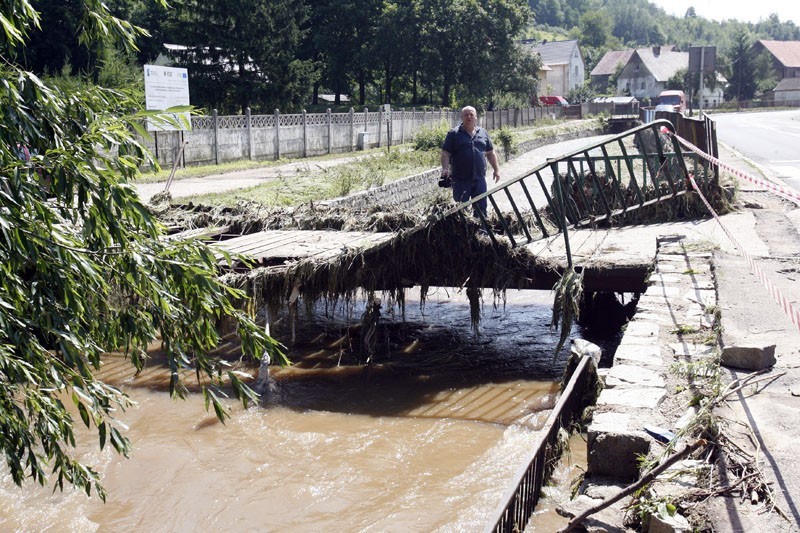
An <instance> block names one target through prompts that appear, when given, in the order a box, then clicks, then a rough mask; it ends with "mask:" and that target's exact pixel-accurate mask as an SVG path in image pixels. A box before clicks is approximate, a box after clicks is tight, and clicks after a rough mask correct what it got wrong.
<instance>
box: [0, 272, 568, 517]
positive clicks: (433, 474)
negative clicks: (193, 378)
mask: <svg viewBox="0 0 800 533" xmlns="http://www.w3.org/2000/svg"><path fill="white" fill-rule="evenodd" d="M415 291H416V294H417V295H418V294H419V292H418V289H415ZM413 295H414V292H412V291H408V295H407V301H406V305H405V317H403V316H402V312H401V310H400V309H399V308H398V307H397V306H396V305H392V303H391V302H388V301H384V302H383V306H384V307H383V309H382V319H381V322H380V323H379V325H378V328H377V329H376V330H375V339H376V346H377V349H376V354H375V356H374V359H373V361H372V363H371V365H370V366H369V368H368V369H367V370H364V367H363V366H358V365H356V364H355V362H356V361H355V360H354V357H353V350H351V347H352V346H355V345H356V343H355V341H356V339H357V338H358V336H359V331H358V328H357V327H353V326H354V324H357V323H358V320H359V318H360V316H361V313H362V312H363V305H362V304H360V303H352V304H349V305H345V304H342V303H340V304H339V305H336V306H334V305H332V304H328V305H327V306H325V305H322V304H320V305H317V306H316V307H314V308H313V309H312V310H311V311H310V312H308V313H306V312H305V311H303V310H302V306H301V310H300V313H299V314H300V316H299V317H298V318H297V320H296V326H297V327H296V339H297V340H296V342H295V343H294V344H293V345H292V346H290V348H289V353H290V356H291V357H292V359H293V360H295V361H296V363H297V364H296V365H295V366H292V367H290V368H285V369H277V368H274V367H273V370H272V381H273V383H272V387H271V391H270V394H269V399H268V400H267V401H266V402H265V403H264V404H263V405H261V406H255V407H251V408H248V409H243V408H242V407H241V406H237V405H234V404H232V417H231V419H230V420H228V421H227V422H226V424H225V425H222V424H220V423H219V422H217V420H216V418H215V417H214V416H213V415H212V414H208V413H206V412H205V410H204V409H203V402H202V398H201V397H200V396H199V395H197V394H194V395H191V396H190V398H189V399H188V400H187V401H180V400H177V401H174V400H172V399H170V398H169V397H168V395H167V394H166V392H164V384H165V382H166V376H165V373H164V372H163V371H162V370H161V369H159V368H155V367H154V368H151V369H148V370H146V371H145V372H144V373H143V374H142V375H140V376H139V377H137V378H136V379H133V378H132V377H131V371H130V367H129V366H128V365H127V363H126V362H124V361H122V360H121V359H117V358H114V357H109V358H108V359H107V360H106V365H105V367H104V369H103V371H102V376H103V377H104V379H107V380H109V381H111V382H114V383H117V384H119V385H120V386H122V387H123V388H124V389H125V390H126V392H128V393H129V395H130V396H131V397H132V398H133V399H134V400H135V401H136V402H137V404H136V406H134V407H132V408H130V409H129V410H128V411H127V412H125V413H123V414H121V415H120V416H119V419H120V420H122V421H123V422H124V423H125V424H126V425H127V426H128V428H129V430H128V432H127V435H128V436H129V437H130V439H131V441H132V444H133V453H132V456H131V457H130V458H129V459H125V458H122V457H120V456H117V455H116V454H114V453H113V452H111V451H110V450H104V451H100V450H98V449H97V444H96V443H97V440H96V436H93V435H88V434H84V435H83V437H84V438H83V442H81V443H80V444H79V449H78V455H79V456H80V458H81V459H82V460H83V461H86V462H88V463H89V464H92V465H94V466H95V467H96V468H97V469H98V471H99V472H101V474H102V477H103V484H104V486H105V488H106V489H107V491H108V494H109V496H108V501H107V502H106V503H105V504H103V503H102V502H101V501H99V499H97V498H94V497H93V498H87V497H86V496H85V494H83V493H80V492H77V491H74V490H65V491H64V492H63V493H61V492H58V491H57V492H55V493H53V491H52V486H49V487H45V488H39V487H38V486H35V485H30V484H28V485H26V486H25V488H24V489H23V490H20V489H19V488H17V487H16V486H15V485H14V484H13V483H12V482H11V480H10V477H9V476H7V475H5V476H4V477H3V479H2V480H0V530H2V531H81V532H83V531H134V530H135V531H198V530H200V531H212V530H214V531H233V530H236V531H478V530H482V529H483V527H485V525H486V521H487V519H488V516H489V515H490V514H491V513H492V511H493V510H494V509H495V508H496V507H497V505H498V504H499V503H500V501H501V499H502V496H503V494H504V493H505V492H506V490H507V489H508V486H509V482H510V480H511V478H512V477H513V474H514V473H515V471H516V470H517V469H518V468H519V467H520V463H521V461H522V458H523V457H524V456H525V454H526V453H527V452H528V450H529V449H530V447H531V446H532V445H533V444H534V443H535V441H536V437H537V435H536V430H537V428H538V427H539V426H540V425H541V424H542V423H543V421H544V420H545V418H546V417H547V414H548V411H549V409H550V408H552V405H553V404H554V403H555V399H556V395H557V392H558V380H559V379H560V374H561V371H562V368H563V363H564V358H565V355H566V354H564V353H562V355H561V356H559V357H558V358H557V360H556V361H555V362H554V360H553V348H554V346H555V344H556V341H557V332H555V331H551V330H550V329H549V327H548V324H549V321H550V313H551V306H552V295H551V294H550V293H548V292H541V291H508V293H507V299H506V300H505V301H494V299H493V297H492V293H491V291H486V292H484V295H483V298H484V300H483V305H482V310H483V317H482V322H481V324H480V326H479V334H477V335H476V334H475V333H474V332H473V330H472V328H471V325H470V309H469V303H468V301H467V298H466V296H465V294H464V293H463V292H460V291H454V290H446V289H442V288H439V289H431V291H430V294H428V295H427V298H426V302H425V305H424V307H423V306H420V304H419V301H418V299H415V298H413V297H412V296H413ZM403 318H404V319H403ZM291 331H292V328H291V325H290V322H289V320H288V319H287V317H281V318H280V319H278V320H276V321H275V322H274V324H273V326H272V331H271V332H272V334H273V335H275V336H276V337H278V338H280V339H282V340H284V342H288V339H290V338H291ZM578 333H579V332H578V331H577V329H576V330H574V331H573V334H578ZM356 352H357V350H356ZM537 519H538V518H537ZM541 520H544V522H543V524H547V523H548V522H547V520H548V518H547V517H546V516H543V517H542V518H541ZM537 529H538V530H541V531H545V530H547V526H546V525H539V526H538V527H537Z"/></svg>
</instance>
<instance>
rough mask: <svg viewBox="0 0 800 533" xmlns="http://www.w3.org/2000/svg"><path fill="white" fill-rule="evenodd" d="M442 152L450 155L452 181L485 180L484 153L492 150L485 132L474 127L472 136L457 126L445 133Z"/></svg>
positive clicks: (490, 142) (492, 147)
mask: <svg viewBox="0 0 800 533" xmlns="http://www.w3.org/2000/svg"><path fill="white" fill-rule="evenodd" d="M442 150H444V151H445V152H448V153H449V154H450V165H451V166H452V172H451V173H450V175H451V176H452V178H453V179H454V180H459V181H469V180H483V179H486V152H491V151H492V150H494V146H492V141H491V140H490V139H489V134H488V133H486V130H485V129H483V128H481V127H479V126H475V132H474V134H473V135H470V134H469V133H467V132H466V130H464V127H463V126H459V127H458V129H456V130H450V131H448V132H447V137H445V139H444V144H442Z"/></svg>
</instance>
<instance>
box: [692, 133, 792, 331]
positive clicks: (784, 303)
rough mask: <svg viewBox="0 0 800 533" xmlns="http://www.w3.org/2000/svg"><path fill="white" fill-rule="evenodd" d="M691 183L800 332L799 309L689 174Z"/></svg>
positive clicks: (754, 272) (752, 269)
mask: <svg viewBox="0 0 800 533" xmlns="http://www.w3.org/2000/svg"><path fill="white" fill-rule="evenodd" d="M678 139H680V137H678ZM698 153H699V152H698ZM689 181H690V182H691V183H692V188H694V190H695V192H697V195H698V196H699V197H700V199H701V200H702V201H703V203H704V204H706V207H707V208H708V210H709V211H710V212H711V215H712V216H713V217H714V220H716V221H717V223H718V224H719V225H720V227H721V228H722V231H724V232H725V235H727V236H728V238H729V239H730V240H731V242H732V243H733V244H734V246H736V248H737V249H738V250H739V254H740V255H741V256H742V257H743V258H744V260H745V261H746V262H747V265H748V266H749V267H750V271H751V272H752V273H753V274H755V275H756V277H757V278H758V279H759V281H761V283H762V284H763V285H764V286H765V287H766V288H767V290H768V291H769V294H770V296H772V299H773V300H775V301H776V302H777V303H778V305H780V306H781V309H783V312H784V313H785V314H786V316H788V317H789V319H790V320H791V321H792V324H794V327H796V328H797V329H798V330H800V310H799V309H797V307H795V306H794V305H793V304H792V302H790V301H789V300H787V299H786V297H785V296H784V295H783V293H781V291H780V290H779V289H778V288H777V287H775V285H773V283H772V282H771V281H770V280H769V278H767V276H766V274H764V271H763V270H761V268H759V266H758V265H757V264H756V262H755V261H753V258H752V257H750V255H749V254H748V253H747V252H746V251H745V249H744V247H743V246H742V245H741V244H739V241H737V240H736V239H735V238H734V236H733V235H732V234H731V232H730V231H728V228H726V227H725V224H723V223H722V220H721V219H720V218H719V215H717V212H716V211H714V208H713V207H711V204H709V203H708V200H706V197H705V196H703V193H702V192H700V187H698V186H697V183H696V182H695V181H694V176H692V175H691V174H689Z"/></svg>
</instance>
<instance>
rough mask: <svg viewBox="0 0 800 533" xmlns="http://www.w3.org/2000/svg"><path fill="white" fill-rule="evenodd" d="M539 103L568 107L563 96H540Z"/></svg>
mask: <svg viewBox="0 0 800 533" xmlns="http://www.w3.org/2000/svg"><path fill="white" fill-rule="evenodd" d="M539 102H541V104H542V105H561V106H564V107H566V106H568V105H569V102H567V101H566V100H565V99H564V97H563V96H540V97H539Z"/></svg>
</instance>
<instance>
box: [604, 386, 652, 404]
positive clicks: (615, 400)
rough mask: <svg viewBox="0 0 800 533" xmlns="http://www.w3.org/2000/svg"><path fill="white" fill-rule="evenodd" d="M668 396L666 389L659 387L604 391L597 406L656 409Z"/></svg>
mask: <svg viewBox="0 0 800 533" xmlns="http://www.w3.org/2000/svg"><path fill="white" fill-rule="evenodd" d="M666 394H667V392H666V390H665V389H663V388H658V387H638V388H630V389H629V388H625V389H620V388H616V389H604V390H603V392H601V393H600V396H598V398H597V405H616V406H620V407H633V408H637V407H638V408H643V409H655V408H657V407H658V406H659V405H660V404H661V401H662V400H663V399H664V396H666Z"/></svg>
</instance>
